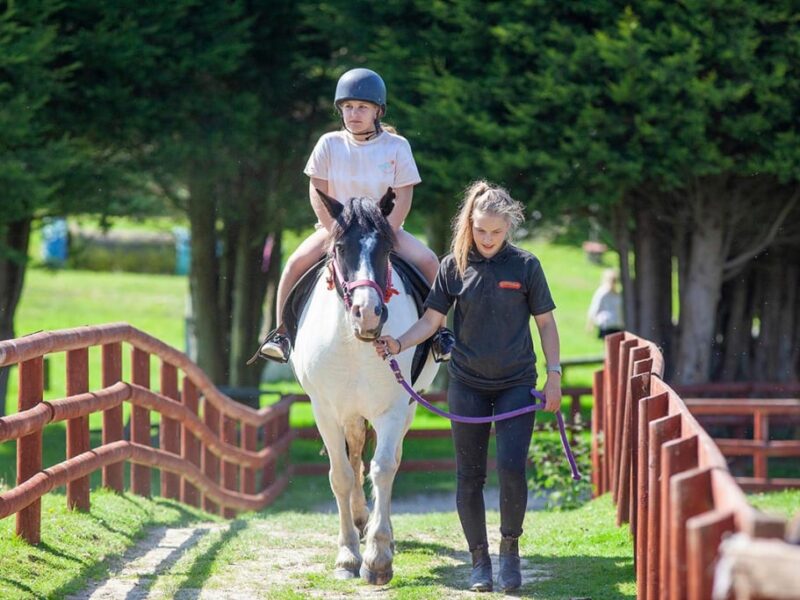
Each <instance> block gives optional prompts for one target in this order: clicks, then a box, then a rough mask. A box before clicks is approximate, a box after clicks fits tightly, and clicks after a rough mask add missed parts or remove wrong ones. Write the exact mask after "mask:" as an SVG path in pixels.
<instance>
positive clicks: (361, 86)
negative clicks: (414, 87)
mask: <svg viewBox="0 0 800 600" xmlns="http://www.w3.org/2000/svg"><path fill="white" fill-rule="evenodd" d="M347 100H362V101H365V102H372V104H377V105H378V106H379V107H380V111H378V117H377V118H376V119H375V135H377V134H378V133H380V131H381V122H380V119H381V117H382V116H383V115H385V114H386V84H385V83H384V82H383V79H382V78H381V76H380V75H378V74H377V73H376V72H375V71H371V70H370V69H350V70H349V71H347V72H346V73H345V74H344V75H342V76H341V77H339V82H338V83H337V84H336V96H335V97H334V100H333V104H334V106H335V107H336V110H337V111H338V112H339V115H340V116H341V114H342V111H341V109H340V108H339V105H340V104H341V103H342V102H345V101H347ZM342 125H344V119H343V120H342ZM345 128H346V127H345Z"/></svg>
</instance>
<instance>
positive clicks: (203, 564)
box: [131, 520, 248, 600]
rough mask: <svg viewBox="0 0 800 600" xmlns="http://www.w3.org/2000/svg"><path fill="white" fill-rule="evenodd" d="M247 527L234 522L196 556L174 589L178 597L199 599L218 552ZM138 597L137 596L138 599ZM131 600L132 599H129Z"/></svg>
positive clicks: (245, 522)
mask: <svg viewBox="0 0 800 600" xmlns="http://www.w3.org/2000/svg"><path fill="white" fill-rule="evenodd" d="M247 526H248V523H247V521H243V520H236V521H233V522H232V523H231V524H230V527H228V529H226V530H225V532H224V533H223V534H222V535H221V536H220V538H219V539H218V540H217V541H216V542H214V543H213V544H211V546H209V547H208V548H207V549H205V550H204V551H203V553H202V554H198V555H197V557H196V558H195V560H194V562H193V563H192V568H191V569H189V571H188V573H186V574H185V575H184V577H183V580H182V581H181V583H180V584H178V586H177V587H176V588H175V591H176V592H177V591H180V597H181V598H183V599H190V598H199V597H200V595H201V593H202V591H203V585H204V584H205V582H206V580H207V579H208V578H209V576H210V575H211V565H212V564H213V563H214V560H215V559H216V557H217V555H218V554H219V552H220V550H222V549H223V548H224V547H225V545H226V544H228V542H230V541H231V540H232V539H233V538H234V537H236V536H237V535H239V533H240V532H241V531H242V530H244V529H246V528H247ZM138 597H139V596H137V598H138ZM131 600H133V599H131Z"/></svg>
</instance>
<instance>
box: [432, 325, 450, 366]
mask: <svg viewBox="0 0 800 600" xmlns="http://www.w3.org/2000/svg"><path fill="white" fill-rule="evenodd" d="M455 345H456V336H455V335H453V332H452V331H450V330H449V329H448V328H447V327H440V328H439V330H438V331H437V332H436V333H435V334H433V338H432V339H431V352H432V353H433V360H435V361H436V362H437V363H443V362H447V361H449V360H450V356H451V355H452V353H453V347H454V346H455Z"/></svg>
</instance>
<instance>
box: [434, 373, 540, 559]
mask: <svg viewBox="0 0 800 600" xmlns="http://www.w3.org/2000/svg"><path fill="white" fill-rule="evenodd" d="M530 389H531V388H530V386H527V385H518V386H513V387H509V388H505V389H502V390H483V389H480V388H474V387H472V386H469V385H466V384H465V383H462V382H460V381H457V380H456V379H455V378H453V377H451V378H450V385H449V389H448V390H447V401H448V404H449V405H450V412H452V413H454V414H457V415H463V416H467V417H486V416H489V415H492V414H500V413H504V412H508V411H511V410H515V409H517V408H522V407H523V406H528V405H530V404H533V403H534V401H535V400H534V399H533V398H532V397H531V394H530ZM534 414H535V413H532V412H531V413H527V414H524V415H521V416H519V417H514V418H512V419H506V420H504V421H497V422H496V424H495V432H496V440H497V474H498V477H499V479H500V532H501V533H502V534H503V535H504V536H515V537H518V536H519V535H521V534H522V521H523V519H524V518H525V510H526V509H527V505H528V482H527V479H526V476H525V463H526V460H527V457H528V447H529V446H530V441H531V434H532V433H533V422H534ZM452 431H453V442H454V443H455V447H456V465H457V477H458V487H457V492H456V507H457V508H458V517H459V518H460V519H461V527H462V528H463V529H464V535H465V536H466V538H467V543H468V544H469V549H470V551H472V550H474V549H475V548H476V547H477V546H479V545H481V544H486V543H487V540H486V507H485V506H484V502H483V485H484V483H485V482H486V458H487V452H488V450H489V433H490V431H491V424H489V423H486V424H478V425H471V424H466V423H456V422H455V421H454V422H453V423H452Z"/></svg>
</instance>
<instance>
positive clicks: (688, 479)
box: [669, 469, 714, 600]
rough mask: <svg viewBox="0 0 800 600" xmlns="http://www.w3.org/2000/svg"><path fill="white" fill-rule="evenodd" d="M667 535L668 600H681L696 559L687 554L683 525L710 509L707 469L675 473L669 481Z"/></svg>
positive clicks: (709, 481)
mask: <svg viewBox="0 0 800 600" xmlns="http://www.w3.org/2000/svg"><path fill="white" fill-rule="evenodd" d="M669 495H670V504H671V506H670V509H669V516H670V525H669V527H670V533H669V560H670V564H672V569H671V573H670V583H669V588H670V599H671V600H683V599H684V598H686V597H687V594H688V587H687V581H686V578H687V577H688V563H689V562H691V561H693V560H698V557H697V556H695V555H694V554H689V553H688V552H687V546H686V522H687V521H688V520H689V519H691V518H692V517H694V516H695V515H699V514H701V513H704V512H707V511H709V510H711V509H712V508H713V503H714V501H713V498H712V496H711V469H694V470H692V471H686V472H685V473H678V474H677V475H675V476H674V477H673V478H672V480H671V481H670V493H669Z"/></svg>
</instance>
